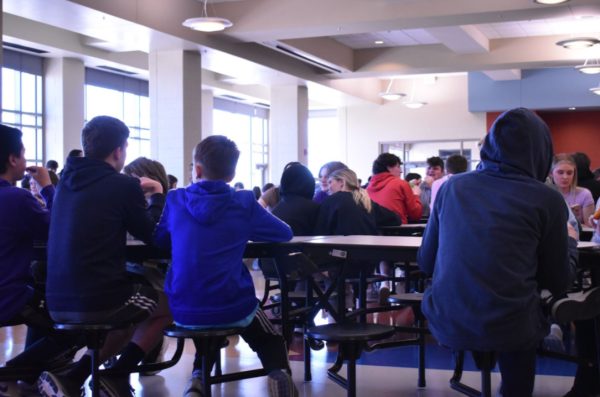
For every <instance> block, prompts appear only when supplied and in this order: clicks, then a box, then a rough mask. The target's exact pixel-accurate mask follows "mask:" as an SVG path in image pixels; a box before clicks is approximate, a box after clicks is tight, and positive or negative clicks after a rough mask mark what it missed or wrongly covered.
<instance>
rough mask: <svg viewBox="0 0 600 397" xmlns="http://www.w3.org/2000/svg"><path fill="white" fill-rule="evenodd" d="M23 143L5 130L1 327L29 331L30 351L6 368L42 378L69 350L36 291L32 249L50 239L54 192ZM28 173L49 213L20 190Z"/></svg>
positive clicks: (0, 182) (0, 193)
mask: <svg viewBox="0 0 600 397" xmlns="http://www.w3.org/2000/svg"><path fill="white" fill-rule="evenodd" d="M21 137H22V133H21V131H19V130H18V129H16V128H12V127H8V126H5V125H1V124H0V219H1V220H2V221H1V222H0V326H10V325H17V324H27V325H28V343H27V346H26V347H27V351H26V352H24V353H22V354H20V355H18V356H17V357H14V358H13V359H12V360H9V361H8V362H7V363H6V364H7V365H9V366H36V367H37V366H38V365H37V364H41V365H39V367H40V372H41V371H42V369H44V368H48V367H50V366H51V365H47V364H49V361H52V359H53V358H55V357H56V355H57V354H58V353H59V352H61V351H63V350H65V349H64V348H63V346H64V347H65V348H67V347H69V346H70V344H69V343H67V341H66V340H65V339H64V338H62V337H60V336H56V335H53V331H52V325H53V322H52V320H51V319H50V316H49V314H48V311H47V308H46V305H45V298H44V293H43V291H39V290H36V289H34V287H33V285H34V282H33V277H32V273H31V263H32V260H33V259H34V249H33V244H34V241H42V242H45V241H46V240H47V238H48V227H49V224H50V213H49V209H50V208H52V202H53V198H54V186H53V185H52V183H51V181H50V176H49V175H48V171H47V170H46V169H45V168H43V167H38V166H30V167H27V161H26V159H25V148H24V146H23V142H22V140H21ZM26 172H27V173H28V174H29V175H30V176H31V178H32V183H36V184H38V185H39V192H40V195H41V196H42V197H43V199H44V201H45V203H46V207H47V208H48V210H46V209H42V207H41V206H40V203H39V202H38V201H37V200H36V199H35V198H34V197H33V195H32V194H31V192H29V191H27V190H25V189H21V188H18V187H16V186H15V184H16V182H17V181H19V180H21V179H23V176H24V175H25V173H26ZM33 334H35V335H36V336H35V337H32V335H33ZM46 336H47V338H44V337H46Z"/></svg>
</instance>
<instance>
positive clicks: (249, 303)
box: [155, 135, 297, 397]
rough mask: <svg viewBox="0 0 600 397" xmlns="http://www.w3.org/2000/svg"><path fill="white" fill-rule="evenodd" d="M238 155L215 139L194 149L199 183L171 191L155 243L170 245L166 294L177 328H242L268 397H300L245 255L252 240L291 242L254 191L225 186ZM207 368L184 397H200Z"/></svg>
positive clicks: (197, 370)
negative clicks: (261, 369) (263, 372)
mask: <svg viewBox="0 0 600 397" xmlns="http://www.w3.org/2000/svg"><path fill="white" fill-rule="evenodd" d="M239 155H240V152H239V150H238V149H237V147H236V145H235V143H234V142H233V141H230V140H229V139H227V138H226V137H224V136H220V135H213V136H210V137H208V138H206V139H204V140H203V141H202V142H200V143H199V144H198V145H197V146H196V148H195V150H194V175H195V177H196V181H197V182H196V183H194V184H192V185H190V186H188V187H187V188H185V189H177V190H171V191H170V192H169V194H168V196H167V204H166V206H165V211H164V213H163V216H162V218H161V221H160V223H159V225H158V227H157V230H156V233H155V241H156V242H157V243H158V244H159V245H162V246H164V247H168V245H169V239H170V241H171V244H172V264H171V269H170V270H169V272H168V273H167V280H166V284H165V291H166V293H167V295H168V297H169V305H170V307H171V312H172V314H173V318H174V320H175V322H176V323H177V324H179V325H181V326H185V327H189V328H193V329H194V328H195V329H210V328H232V327H243V328H244V331H243V332H242V334H241V336H242V338H244V340H245V341H246V342H248V344H249V345H250V347H251V348H252V349H253V350H254V351H256V353H257V354H258V357H259V359H260V360H261V363H262V365H263V367H264V368H265V369H266V370H267V371H269V376H268V382H269V395H270V396H273V397H276V396H296V395H297V390H296V387H295V386H294V384H293V383H292V379H291V376H290V367H289V362H288V356H287V348H286V345H285V341H284V339H283V337H282V336H281V335H280V334H279V333H278V332H277V331H275V329H274V328H273V326H272V325H271V323H270V322H269V319H268V318H267V317H266V315H265V313H264V312H263V311H262V310H261V309H260V307H259V306H258V300H257V299H256V295H255V291H254V284H253V282H252V277H251V276H250V273H249V272H248V269H247V268H246V267H245V266H244V265H243V263H242V256H243V253H244V249H245V247H246V243H247V242H248V240H252V241H274V242H280V241H288V240H290V239H291V238H292V231H291V229H290V227H289V226H288V225H286V224H285V223H283V222H282V221H280V220H279V219H277V218H276V217H274V216H273V215H271V214H269V213H268V212H267V211H266V210H265V209H264V208H262V207H261V206H260V204H258V202H257V201H256V199H255V198H254V193H252V192H251V191H249V190H240V191H235V190H234V189H232V188H231V187H229V185H228V184H227V183H228V182H230V181H231V180H232V179H233V177H234V176H235V167H236V165H237V161H238V157H239ZM201 370H202V368H201V364H200V360H199V359H198V357H197V359H196V360H195V362H194V372H193V375H192V379H191V380H190V384H189V386H188V387H187V390H186V392H185V394H184V395H185V396H198V395H202V393H203V390H202V387H201V385H202V380H201V379H200V376H201V375H200V374H201V373H202V372H201Z"/></svg>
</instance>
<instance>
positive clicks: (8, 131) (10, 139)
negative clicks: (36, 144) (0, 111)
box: [0, 124, 23, 174]
mask: <svg viewBox="0 0 600 397" xmlns="http://www.w3.org/2000/svg"><path fill="white" fill-rule="evenodd" d="M22 136H23V133H22V132H21V131H19V130H18V129H16V128H13V127H9V126H7V125H4V124H0V174H4V173H5V172H6V171H7V170H8V157H9V156H10V155H11V154H12V155H13V156H16V157H17V158H21V150H23V141H22V140H21V137H22Z"/></svg>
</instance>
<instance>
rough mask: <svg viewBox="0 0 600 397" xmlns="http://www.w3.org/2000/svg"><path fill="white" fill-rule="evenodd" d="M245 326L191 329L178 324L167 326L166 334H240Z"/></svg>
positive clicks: (217, 335) (207, 335) (199, 336)
mask: <svg viewBox="0 0 600 397" xmlns="http://www.w3.org/2000/svg"><path fill="white" fill-rule="evenodd" d="M243 331H244V328H209V329H190V328H186V327H180V326H178V325H170V326H168V327H167V328H165V331H164V334H165V335H167V336H170V337H172V338H207V337H219V336H230V335H239V334H241V333H242V332H243Z"/></svg>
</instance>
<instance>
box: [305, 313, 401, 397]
mask: <svg viewBox="0 0 600 397" xmlns="http://www.w3.org/2000/svg"><path fill="white" fill-rule="evenodd" d="M394 332H395V328H394V327H391V326H388V325H381V324H362V323H344V324H326V325H318V326H315V327H311V328H309V329H308V330H307V331H306V333H305V338H312V339H318V340H324V341H328V342H337V343H339V348H338V349H339V350H338V358H340V359H341V360H346V361H347V362H348V363H347V366H348V375H347V379H346V378H343V377H342V376H341V375H339V374H338V373H337V372H338V371H339V369H340V366H337V365H334V367H332V368H330V369H329V370H328V371H327V375H328V376H329V378H330V379H332V380H333V381H334V382H336V383H337V384H338V385H340V386H342V387H343V388H345V389H346V390H347V395H348V397H354V396H356V360H357V359H359V358H360V355H361V353H362V351H363V349H364V347H365V345H366V343H367V342H369V341H372V340H376V339H383V338H387V337H390V336H392V335H393V334H394Z"/></svg>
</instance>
